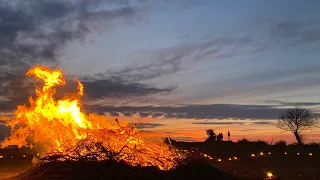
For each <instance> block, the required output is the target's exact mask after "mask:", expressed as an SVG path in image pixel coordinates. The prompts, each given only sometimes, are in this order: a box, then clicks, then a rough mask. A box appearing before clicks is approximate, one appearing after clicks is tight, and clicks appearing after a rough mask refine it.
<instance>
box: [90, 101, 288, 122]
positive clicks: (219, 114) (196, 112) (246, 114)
mask: <svg viewBox="0 0 320 180" xmlns="http://www.w3.org/2000/svg"><path fill="white" fill-rule="evenodd" d="M89 108H90V109H91V110H93V111H96V112H109V111H111V112H119V113H126V112H131V113H132V112H139V113H140V112H143V113H147V114H149V115H151V116H152V115H153V114H155V113H159V114H163V115H164V117H166V118H186V119H251V120H269V119H277V118H278V117H279V115H280V114H281V113H282V112H283V111H284V109H279V108H277V107H276V106H272V105H237V104H211V105H186V106H179V107H171V106H160V107H154V106H143V107H132V106H122V107H111V106H89Z"/></svg>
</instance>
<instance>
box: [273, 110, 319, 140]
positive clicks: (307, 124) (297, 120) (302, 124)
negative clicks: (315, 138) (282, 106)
mask: <svg viewBox="0 0 320 180" xmlns="http://www.w3.org/2000/svg"><path fill="white" fill-rule="evenodd" d="M318 123H319V121H318V119H317V117H316V116H314V115H313V114H312V113H311V111H310V109H306V108H303V107H301V106H296V107H295V108H291V109H288V110H287V111H285V112H284V113H283V114H281V115H280V117H279V119H278V121H277V122H276V123H275V124H274V125H275V126H276V127H278V128H280V129H282V130H284V131H291V132H292V133H293V134H294V136H295V137H296V140H297V142H298V144H299V145H301V144H302V143H303V139H302V136H301V132H302V131H305V130H308V129H311V128H313V127H314V126H316V125H317V124H318Z"/></svg>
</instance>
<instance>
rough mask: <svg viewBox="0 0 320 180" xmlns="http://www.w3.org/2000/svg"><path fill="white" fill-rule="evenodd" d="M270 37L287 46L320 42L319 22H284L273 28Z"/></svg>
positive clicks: (274, 25) (276, 24)
mask: <svg viewBox="0 0 320 180" xmlns="http://www.w3.org/2000/svg"><path fill="white" fill-rule="evenodd" d="M270 35H271V37H272V38H275V39H276V40H277V41H279V42H283V43H285V44H286V45H289V46H291V45H299V44H305V43H310V42H315V41H319V40H320V25H319V22H318V21H317V22H306V21H305V22H298V21H283V22H278V23H275V24H273V25H272V26H271V29H270Z"/></svg>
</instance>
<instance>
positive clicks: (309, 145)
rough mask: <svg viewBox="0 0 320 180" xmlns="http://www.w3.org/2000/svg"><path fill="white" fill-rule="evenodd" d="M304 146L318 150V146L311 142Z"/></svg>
mask: <svg viewBox="0 0 320 180" xmlns="http://www.w3.org/2000/svg"><path fill="white" fill-rule="evenodd" d="M306 146H308V147H312V148H319V147H320V144H319V143H316V142H312V143H309V144H306Z"/></svg>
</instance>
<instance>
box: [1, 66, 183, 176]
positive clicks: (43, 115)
mask: <svg viewBox="0 0 320 180" xmlns="http://www.w3.org/2000/svg"><path fill="white" fill-rule="evenodd" d="M26 75H28V76H30V77H33V78H34V79H35V80H42V82H43V83H42V85H41V86H35V88H36V89H35V93H36V95H35V97H29V104H30V105H20V106H18V107H17V109H16V110H15V111H14V114H13V115H14V116H13V118H6V117H3V118H2V120H4V121H6V125H7V126H9V127H10V128H11V134H10V136H9V137H7V138H6V139H5V140H4V142H2V143H1V147H6V146H8V145H18V146H19V147H22V146H25V147H29V148H32V149H35V150H36V151H37V152H38V153H39V154H40V157H41V159H42V160H43V161H42V162H44V163H45V162H51V161H68V160H71V161H81V160H84V161H101V160H108V159H113V160H117V161H124V162H126V163H128V164H129V165H132V166H157V167H158V168H160V169H161V170H169V169H172V168H174V167H175V166H176V165H177V162H178V160H179V159H180V158H181V156H180V155H178V154H177V153H176V151H174V150H173V149H171V147H170V146H168V145H165V144H163V143H160V142H155V141H151V140H148V141H147V140H144V139H143V137H141V136H140V135H139V132H138V130H137V129H136V128H134V127H131V126H129V125H128V124H126V123H120V122H119V121H115V120H111V119H108V118H106V117H105V116H103V115H97V114H94V113H91V114H88V113H85V112H84V111H83V109H82V102H81V97H82V96H83V95H84V87H83V85H82V84H81V82H80V81H79V80H77V79H76V82H77V84H78V88H77V93H73V94H66V95H64V97H63V98H60V99H56V98H55V95H56V88H57V87H58V86H63V85H65V84H66V79H65V78H64V76H63V73H62V70H61V69H59V68H57V69H50V68H47V67H44V66H36V67H33V68H31V69H30V70H29V71H28V72H27V73H26Z"/></svg>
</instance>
